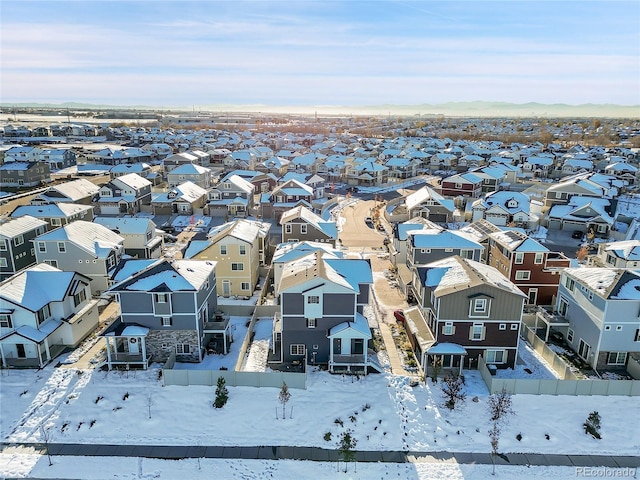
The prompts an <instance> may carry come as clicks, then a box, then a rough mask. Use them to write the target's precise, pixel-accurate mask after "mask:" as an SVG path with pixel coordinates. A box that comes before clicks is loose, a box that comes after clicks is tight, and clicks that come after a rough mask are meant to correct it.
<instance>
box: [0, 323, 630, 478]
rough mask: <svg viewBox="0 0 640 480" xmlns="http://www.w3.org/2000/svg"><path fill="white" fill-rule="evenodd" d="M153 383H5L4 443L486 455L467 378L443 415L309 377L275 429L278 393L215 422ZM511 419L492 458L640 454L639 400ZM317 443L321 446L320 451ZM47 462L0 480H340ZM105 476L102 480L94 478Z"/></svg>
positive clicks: (519, 406)
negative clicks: (597, 421)
mask: <svg viewBox="0 0 640 480" xmlns="http://www.w3.org/2000/svg"><path fill="white" fill-rule="evenodd" d="M267 328H268V327H265V328H264V330H267ZM260 330H262V327H260ZM263 333H264V332H263ZM261 335H262V334H261ZM158 372H159V370H158V368H152V369H150V370H148V371H131V372H128V373H127V372H103V371H98V372H94V371H90V370H87V371H82V372H80V373H78V371H76V370H71V369H63V368H57V369H56V368H54V367H52V366H49V367H47V368H45V369H44V370H41V371H39V372H33V371H28V370H23V371H20V370H13V371H10V372H9V373H8V374H7V372H6V371H4V373H3V376H2V378H1V381H2V389H1V391H0V406H1V409H2V412H1V413H2V414H1V415H0V433H1V435H2V438H3V439H4V440H5V441H9V442H11V441H16V442H30V441H42V440H43V438H42V429H41V428H40V426H41V425H43V426H44V428H45V429H46V431H47V432H48V435H49V440H50V441H51V442H66V443H110V444H125V445H133V444H157V445H161V444H162V445H166V444H175V445H240V446H242V445H252V446H253V445H295V446H317V447H322V448H335V447H336V446H337V438H338V436H339V435H340V434H341V433H342V432H343V431H345V430H347V429H349V430H351V431H352V432H353V435H354V437H355V438H356V440H357V449H358V450H418V451H429V450H432V451H443V450H444V451H461V452H489V451H490V445H489V440H488V436H487V431H488V429H489V421H488V416H487V398H488V392H487V390H486V387H485V385H484V383H483V381H482V379H481V378H480V376H479V375H478V373H477V372H466V373H467V374H466V379H467V380H466V387H465V388H466V393H467V399H466V401H465V402H464V404H462V405H461V406H459V407H457V408H456V409H455V410H453V411H451V410H448V409H447V408H445V407H443V403H444V399H443V395H442V391H441V385H440V384H433V383H432V382H431V381H429V382H428V383H427V384H426V385H419V386H417V387H411V386H410V383H409V379H408V378H407V377H402V376H393V375H390V374H379V375H375V374H374V375H369V376H367V377H361V378H360V379H357V378H356V377H343V376H334V375H330V374H328V373H326V372H320V371H314V372H312V373H310V374H309V379H308V388H307V389H306V390H293V389H292V390H291V394H292V397H291V400H290V402H289V403H288V404H287V418H286V419H285V420H283V419H282V415H281V410H280V411H279V415H278V417H276V409H278V408H279V407H280V406H279V403H278V401H277V398H278V393H279V389H278V388H252V387H229V402H228V403H227V405H226V406H225V407H224V408H222V409H219V410H218V409H214V408H213V407H212V402H213V399H214V397H215V394H214V390H215V388H214V387H200V386H191V387H180V386H168V387H163V386H162V382H161V380H159V378H158ZM513 407H514V410H515V412H516V415H515V416H513V417H512V418H511V421H510V422H509V424H508V425H507V426H506V427H505V428H504V430H503V434H502V438H501V442H500V450H501V451H502V452H505V453H508V452H536V453H579V454H599V455H606V454H616V455H637V454H638V452H639V451H640V429H638V428H637V425H636V426H635V427H634V426H632V425H631V424H630V420H631V419H636V420H637V419H638V418H640V402H638V399H637V398H633V397H597V396H595V397H568V396H532V395H517V396H514V397H513ZM593 410H597V411H599V412H600V414H601V415H602V437H603V438H602V440H596V439H594V438H592V437H590V436H588V435H586V434H585V433H584V432H583V429H582V423H583V422H584V421H585V419H586V417H587V415H588V414H589V412H591V411H593ZM327 434H330V438H331V439H330V440H325V437H328V435H327ZM518 434H520V435H521V439H520V440H518V439H517V438H516V437H517V436H518ZM547 437H548V438H547ZM54 461H55V463H56V465H55V466H54V467H51V468H49V467H48V462H47V461H46V458H45V459H42V458H40V459H38V458H34V457H30V456H26V455H9V454H4V455H2V456H1V457H0V476H9V477H21V476H22V477H24V476H36V477H45V478H46V477H48V478H65V476H71V477H72V478H107V477H110V478H112V475H118V476H120V475H122V476H125V477H126V478H172V476H173V475H174V474H175V472H176V470H175V469H176V468H178V467H177V466H178V465H181V466H182V468H184V470H181V471H183V472H185V473H186V472H187V471H189V472H194V473H189V474H188V477H189V478H212V477H211V475H212V472H219V474H218V475H219V476H218V478H247V479H248V478H303V477H306V478H339V477H336V476H334V475H338V474H337V473H336V472H335V471H334V470H333V469H334V468H335V465H332V464H315V463H306V462H267V461H253V462H251V461H239V460H234V461H230V460H201V463H202V465H207V468H203V469H202V472H203V473H195V472H196V470H197V461H196V460H185V461H183V462H175V461H173V462H171V461H166V462H163V461H155V460H147V459H145V460H138V459H119V460H118V462H117V467H116V466H115V465H116V464H115V463H108V464H106V463H105V470H102V469H100V468H96V467H95V465H99V464H100V462H106V460H105V459H97V460H96V462H97V463H96V462H93V461H90V460H89V459H86V458H85V459H82V458H79V459H75V458H68V459H66V458H58V457H54ZM83 465H84V466H83ZM202 465H201V466H202ZM91 466H93V467H91ZM84 468H87V469H90V470H91V472H89V473H87V475H86V476H84V475H83V474H82V473H80V474H78V473H77V472H84V470H83V469H84ZM434 468H436V470H433V469H434ZM488 468H489V467H488V466H459V465H433V464H429V465H422V464H420V465H403V464H401V465H388V464H385V465H376V466H373V465H367V464H358V474H357V476H356V475H355V474H354V473H353V472H351V474H340V475H341V476H343V477H344V478H385V477H389V478H391V477H393V478H420V479H422V478H483V476H484V473H483V472H488V471H489V470H488ZM254 469H255V470H254ZM423 470H424V471H423ZM498 470H499V473H500V476H501V477H502V478H535V477H536V476H547V477H549V478H569V477H570V476H574V475H575V473H574V470H573V469H559V468H549V469H544V468H533V467H532V468H530V469H526V468H524V467H523V468H518V467H503V466H499V467H498ZM107 471H108V472H109V473H110V475H105V474H104V472H107ZM198 472H200V471H199V470H198ZM269 473H270V474H271V475H272V476H269ZM565 474H566V477H563V475H565ZM92 475H93V476H92ZM136 475H137V476H136ZM207 475H209V477H206V476H207ZM173 478H175V477H173Z"/></svg>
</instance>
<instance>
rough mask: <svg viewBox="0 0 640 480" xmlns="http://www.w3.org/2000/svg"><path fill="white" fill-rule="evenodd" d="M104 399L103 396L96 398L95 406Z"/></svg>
mask: <svg viewBox="0 0 640 480" xmlns="http://www.w3.org/2000/svg"><path fill="white" fill-rule="evenodd" d="M103 398H104V397H103V396H102V395H98V396H97V397H96V401H95V404H96V405H97V404H98V402H99V401H100V400H102V399H103Z"/></svg>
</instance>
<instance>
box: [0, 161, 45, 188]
mask: <svg viewBox="0 0 640 480" xmlns="http://www.w3.org/2000/svg"><path fill="white" fill-rule="evenodd" d="M50 181H51V176H50V173H49V165H48V164H47V163H40V162H5V163H3V164H2V165H0V187H2V188H26V187H37V186H39V185H42V184H44V183H47V182H50Z"/></svg>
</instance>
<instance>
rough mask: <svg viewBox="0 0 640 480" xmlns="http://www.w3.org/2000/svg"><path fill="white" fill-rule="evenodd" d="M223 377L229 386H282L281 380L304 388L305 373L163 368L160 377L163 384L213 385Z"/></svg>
mask: <svg viewBox="0 0 640 480" xmlns="http://www.w3.org/2000/svg"><path fill="white" fill-rule="evenodd" d="M219 377H223V378H224V380H225V382H226V384H227V386H231V387H258V388H259V387H274V388H280V387H282V382H284V383H286V384H287V386H288V387H289V388H298V389H302V390H305V389H306V388H307V374H306V373H297V372H236V371H234V370H173V369H167V368H164V369H163V370H162V378H163V379H164V385H180V386H184V387H186V386H189V385H205V386H214V385H216V383H217V382H218V378H219Z"/></svg>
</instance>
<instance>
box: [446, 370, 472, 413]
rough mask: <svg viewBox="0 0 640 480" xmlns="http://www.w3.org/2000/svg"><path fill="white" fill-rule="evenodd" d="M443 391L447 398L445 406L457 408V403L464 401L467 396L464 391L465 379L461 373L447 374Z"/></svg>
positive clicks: (450, 408) (451, 408)
mask: <svg viewBox="0 0 640 480" xmlns="http://www.w3.org/2000/svg"><path fill="white" fill-rule="evenodd" d="M442 392H443V393H444V396H445V399H446V401H445V402H444V406H445V407H447V408H448V409H449V410H453V409H454V408H456V405H457V404H458V403H461V402H464V399H465V398H466V397H467V394H466V393H465V392H464V380H463V378H462V377H461V376H460V375H452V374H449V375H447V376H446V377H445V378H444V382H443V383H442Z"/></svg>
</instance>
